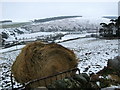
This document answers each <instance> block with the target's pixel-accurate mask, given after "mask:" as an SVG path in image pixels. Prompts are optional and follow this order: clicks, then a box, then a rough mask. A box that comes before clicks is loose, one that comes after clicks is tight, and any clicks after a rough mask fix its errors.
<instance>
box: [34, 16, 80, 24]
mask: <svg viewBox="0 0 120 90" xmlns="http://www.w3.org/2000/svg"><path fill="white" fill-rule="evenodd" d="M75 17H82V16H58V17H51V18H45V19H38V20H36V19H35V20H34V22H35V23H39V22H48V21H53V20H60V19H66V18H75Z"/></svg>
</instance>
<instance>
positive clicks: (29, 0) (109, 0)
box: [1, 0, 119, 2]
mask: <svg viewBox="0 0 120 90" xmlns="http://www.w3.org/2000/svg"><path fill="white" fill-rule="evenodd" d="M1 2H119V0H1Z"/></svg>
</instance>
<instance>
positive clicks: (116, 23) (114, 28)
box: [99, 16, 120, 38]
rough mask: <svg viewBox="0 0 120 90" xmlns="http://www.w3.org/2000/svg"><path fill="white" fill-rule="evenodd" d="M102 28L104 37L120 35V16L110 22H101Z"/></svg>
mask: <svg viewBox="0 0 120 90" xmlns="http://www.w3.org/2000/svg"><path fill="white" fill-rule="evenodd" d="M100 25H101V26H102V28H100V30H99V34H100V36H102V37H117V38H119V37H120V16H119V17H118V18H117V19H111V20H110V23H108V24H107V23H100Z"/></svg>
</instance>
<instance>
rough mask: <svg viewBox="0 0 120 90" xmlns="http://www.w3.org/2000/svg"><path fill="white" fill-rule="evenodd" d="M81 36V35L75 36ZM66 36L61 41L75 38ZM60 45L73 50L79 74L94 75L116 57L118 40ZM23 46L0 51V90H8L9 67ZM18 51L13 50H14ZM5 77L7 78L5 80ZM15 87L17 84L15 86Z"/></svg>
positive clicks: (64, 43) (89, 40) (84, 40)
mask: <svg viewBox="0 0 120 90" xmlns="http://www.w3.org/2000/svg"><path fill="white" fill-rule="evenodd" d="M78 36H83V35H82V34H79V35H76V37H78ZM68 37H69V36H67V35H66V38H65V36H64V38H62V39H63V40H66V39H71V38H76V37H75V36H74V35H73V37H72V35H71V37H70V38H68ZM60 44H61V45H63V46H65V47H67V48H69V49H71V50H73V51H74V52H75V54H76V56H77V58H78V59H79V64H78V68H79V69H80V71H81V73H82V72H85V73H88V74H91V73H96V72H98V71H100V70H101V69H103V68H104V66H106V65H107V61H108V59H110V58H114V57H115V56H117V55H118V40H115V39H114V40H105V39H96V38H81V39H77V40H72V41H67V42H62V43H60ZM22 47H24V45H17V47H16V46H14V47H11V48H7V49H1V50H0V89H2V88H10V85H11V84H10V67H11V65H12V63H13V62H14V61H15V58H16V56H17V55H18V54H19V53H20V51H21V50H20V49H21V48H22ZM16 48H17V49H19V50H15V49H16ZM6 77H7V78H6ZM15 86H16V87H17V84H16V85H15Z"/></svg>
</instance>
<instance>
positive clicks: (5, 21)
mask: <svg viewBox="0 0 120 90" xmlns="http://www.w3.org/2000/svg"><path fill="white" fill-rule="evenodd" d="M9 22H12V20H4V21H0V23H9Z"/></svg>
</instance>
